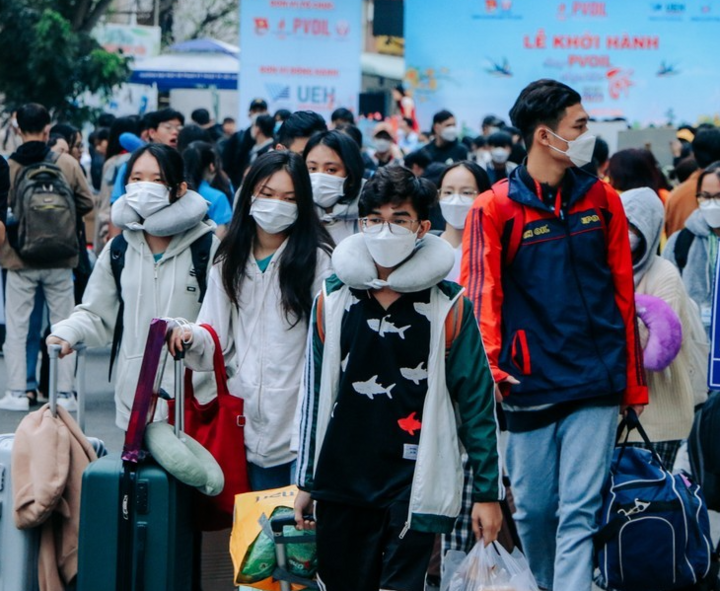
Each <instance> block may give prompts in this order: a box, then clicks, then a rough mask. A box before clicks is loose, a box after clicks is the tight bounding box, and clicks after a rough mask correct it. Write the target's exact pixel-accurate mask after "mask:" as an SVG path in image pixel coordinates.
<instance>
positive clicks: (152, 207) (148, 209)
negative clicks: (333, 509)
mask: <svg viewBox="0 0 720 591" xmlns="http://www.w3.org/2000/svg"><path fill="white" fill-rule="evenodd" d="M125 202H126V203H127V204H128V205H129V206H130V207H132V208H133V209H134V210H135V211H136V212H137V214H138V215H139V216H140V217H141V218H143V219H147V218H149V217H150V216H151V215H152V214H154V213H157V212H158V211H160V210H161V209H165V208H166V207H168V206H169V205H170V189H168V188H167V187H166V186H165V185H161V184H160V183H151V182H147V181H139V182H137V183H128V184H127V185H125Z"/></svg>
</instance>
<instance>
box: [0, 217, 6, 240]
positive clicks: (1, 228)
mask: <svg viewBox="0 0 720 591" xmlns="http://www.w3.org/2000/svg"><path fill="white" fill-rule="evenodd" d="M6 235H7V234H6V231H5V224H3V223H2V222H0V244H3V243H4V242H5V238H6Z"/></svg>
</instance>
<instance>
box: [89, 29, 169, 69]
mask: <svg viewBox="0 0 720 591" xmlns="http://www.w3.org/2000/svg"><path fill="white" fill-rule="evenodd" d="M93 36H94V37H95V39H97V42H98V43H99V44H100V45H102V46H103V48H104V49H105V50H107V51H109V52H110V53H121V54H122V55H124V56H125V57H132V58H134V59H136V60H140V59H145V58H148V57H154V56H156V55H158V54H159V53H160V27H142V26H139V25H117V24H113V23H107V24H104V25H98V26H97V27H95V28H94V29H93Z"/></svg>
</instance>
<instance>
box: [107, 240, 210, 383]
mask: <svg viewBox="0 0 720 591" xmlns="http://www.w3.org/2000/svg"><path fill="white" fill-rule="evenodd" d="M212 243H213V234H212V232H208V233H206V234H203V235H202V236H200V238H198V239H197V240H195V242H193V243H192V244H191V245H190V255H191V257H192V269H191V271H190V275H192V276H194V277H195V278H196V279H197V282H198V287H199V290H200V293H199V294H198V302H200V303H202V301H203V299H205V292H206V291H207V269H208V264H209V263H210V251H211V250H212ZM127 247H128V243H127V240H126V239H125V236H123V235H122V234H119V235H118V236H116V237H115V238H113V240H112V242H111V243H110V268H111V269H112V274H113V278H114V279H115V288H116V289H117V293H118V296H120V307H119V308H118V314H117V319H116V321H115V331H114V333H113V342H112V349H111V351H110V370H109V371H108V380H110V379H111V378H112V370H113V366H114V365H115V359H116V358H117V354H118V351H119V350H120V342H121V341H122V335H123V330H124V328H125V327H124V321H123V315H124V313H125V302H124V301H123V298H122V285H121V283H120V277H121V276H122V271H123V268H124V267H125V252H126V251H127Z"/></svg>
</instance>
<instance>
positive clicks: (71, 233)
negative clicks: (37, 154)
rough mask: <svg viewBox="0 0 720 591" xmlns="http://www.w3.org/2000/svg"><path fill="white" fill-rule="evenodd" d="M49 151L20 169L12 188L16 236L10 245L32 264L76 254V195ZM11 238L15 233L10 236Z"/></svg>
mask: <svg viewBox="0 0 720 591" xmlns="http://www.w3.org/2000/svg"><path fill="white" fill-rule="evenodd" d="M59 157H60V156H59V154H56V153H55V152H53V151H50V152H49V153H48V155H47V156H46V159H45V160H42V161H40V162H35V163H33V164H29V165H28V166H24V167H22V168H21V169H20V171H19V172H18V174H17V176H16V177H15V184H14V189H13V206H12V210H13V215H14V216H15V219H16V220H17V238H16V239H15V240H14V244H12V243H11V246H13V247H14V248H15V250H17V252H18V254H19V255H20V258H22V259H23V260H26V261H29V262H31V263H33V262H35V263H43V264H46V263H53V262H59V261H63V260H65V259H69V258H72V257H75V256H77V255H78V252H79V248H80V247H79V244H78V237H77V213H76V207H75V194H74V193H73V190H72V189H71V188H70V185H69V184H68V182H67V180H66V179H65V175H63V173H62V170H60V167H59V166H57V164H56V162H57V160H58V158H59ZM13 238H14V236H13Z"/></svg>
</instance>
